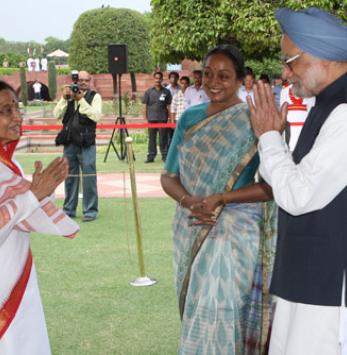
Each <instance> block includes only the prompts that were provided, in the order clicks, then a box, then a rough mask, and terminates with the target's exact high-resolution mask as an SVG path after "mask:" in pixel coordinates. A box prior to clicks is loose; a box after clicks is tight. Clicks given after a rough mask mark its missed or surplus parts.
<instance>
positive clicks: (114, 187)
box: [56, 173, 167, 198]
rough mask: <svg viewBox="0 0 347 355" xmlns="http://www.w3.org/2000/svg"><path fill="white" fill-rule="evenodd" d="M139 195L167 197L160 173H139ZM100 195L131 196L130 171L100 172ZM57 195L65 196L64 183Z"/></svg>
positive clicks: (137, 178)
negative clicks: (162, 186)
mask: <svg viewBox="0 0 347 355" xmlns="http://www.w3.org/2000/svg"><path fill="white" fill-rule="evenodd" d="M136 187H137V196H138V197H166V196H167V195H166V194H165V192H164V191H163V189H162V188H161V185H160V174H158V173H157V174H155V173H137V174H136ZM98 194H99V197H124V196H125V197H131V185H130V176H129V173H114V174H98ZM56 197H57V198H63V197H64V184H61V185H60V186H58V189H57V190H56Z"/></svg>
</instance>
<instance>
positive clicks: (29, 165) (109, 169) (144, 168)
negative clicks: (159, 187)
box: [15, 143, 164, 174]
mask: <svg viewBox="0 0 347 355" xmlns="http://www.w3.org/2000/svg"><path fill="white" fill-rule="evenodd" d="M117 149H118V146H117ZM133 149H134V155H135V159H136V160H135V169H136V171H137V172H156V173H160V172H161V171H162V170H163V166H164V163H163V162H162V160H161V157H160V154H159V155H158V156H157V158H156V160H155V162H154V163H150V164H145V163H144V161H145V160H146V155H147V145H146V144H144V143H134V144H133ZM105 152H106V147H98V148H97V156H96V164H97V166H96V168H97V172H98V173H99V174H102V173H115V172H123V171H126V172H128V171H129V166H128V163H127V161H126V160H119V159H118V158H117V156H116V154H115V153H114V151H113V150H112V148H111V150H110V152H109V155H108V158H107V161H106V163H104V157H105ZM61 155H62V154H61V153H60V154H59V153H21V152H20V151H19V152H16V154H15V158H16V159H17V160H18V161H19V163H20V164H21V166H22V167H23V170H24V171H25V173H26V174H30V173H31V172H33V171H34V162H35V160H41V161H42V162H43V164H44V166H46V165H47V164H48V163H49V162H50V161H51V160H53V159H54V158H55V157H57V156H61Z"/></svg>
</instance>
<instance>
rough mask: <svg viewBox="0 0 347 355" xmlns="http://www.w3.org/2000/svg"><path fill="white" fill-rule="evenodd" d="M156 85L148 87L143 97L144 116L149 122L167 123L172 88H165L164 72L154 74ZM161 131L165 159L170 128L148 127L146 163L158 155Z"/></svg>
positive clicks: (161, 144)
mask: <svg viewBox="0 0 347 355" xmlns="http://www.w3.org/2000/svg"><path fill="white" fill-rule="evenodd" d="M153 81H154V86H153V87H151V88H150V89H148V90H147V91H146V92H145V94H144V97H143V100H142V103H143V104H144V111H143V117H144V119H145V120H146V121H147V122H148V123H167V122H168V118H169V107H170V104H171V101H172V96H171V93H170V90H168V89H166V88H164V86H163V85H162V82H163V73H162V72H155V73H154V74H153ZM158 132H159V147H160V153H161V157H162V160H163V161H165V159H166V155H167V150H168V138H169V137H168V129H167V128H148V136H149V140H148V154H147V159H146V160H145V163H153V162H154V159H155V157H156V155H157V134H158Z"/></svg>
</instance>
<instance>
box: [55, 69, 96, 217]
mask: <svg viewBox="0 0 347 355" xmlns="http://www.w3.org/2000/svg"><path fill="white" fill-rule="evenodd" d="M90 80H91V77H90V74H89V73H88V72H86V71H80V72H79V73H77V72H72V81H73V84H72V85H64V86H63V88H62V97H61V99H60V100H59V102H58V103H57V106H56V107H55V108H54V111H53V114H54V116H55V117H56V118H58V119H60V120H62V122H63V125H64V128H63V130H62V131H61V132H60V133H59V134H58V136H57V138H56V144H57V145H60V144H63V145H64V157H66V158H67V160H68V162H69V176H68V178H67V179H66V180H65V201H64V211H65V213H66V214H68V215H69V216H70V217H72V218H73V217H75V216H76V208H77V203H78V191H79V182H80V177H79V175H80V170H81V171H82V178H83V221H84V222H89V221H93V220H94V219H95V218H96V216H97V212H98V193H97V185H96V146H95V129H96V122H97V121H98V120H99V118H100V117H101V111H102V99H101V96H100V95H99V94H98V93H96V92H95V91H92V90H90Z"/></svg>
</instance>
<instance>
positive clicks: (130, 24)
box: [69, 7, 153, 73]
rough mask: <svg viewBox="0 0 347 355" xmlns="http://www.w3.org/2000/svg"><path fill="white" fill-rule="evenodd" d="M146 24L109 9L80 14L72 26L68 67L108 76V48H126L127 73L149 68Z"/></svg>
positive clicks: (142, 18)
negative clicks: (109, 46) (115, 46)
mask: <svg viewBox="0 0 347 355" xmlns="http://www.w3.org/2000/svg"><path fill="white" fill-rule="evenodd" d="M148 27H149V24H148V21H147V20H146V19H145V16H144V15H142V14H140V13H139V12H137V11H133V10H129V9H115V8H111V7H107V8H101V9H95V10H90V11H87V12H84V13H83V14H82V15H81V16H80V17H79V19H78V20H77V21H76V23H75V24H74V28H73V31H72V34H71V41H70V53H69V54H70V56H69V65H70V67H71V68H73V69H77V70H87V71H88V72H90V73H106V72H108V45H109V44H117V43H119V44H127V45H128V59H129V60H128V69H129V72H147V71H151V69H152V68H153V63H152V59H151V55H150V51H149V29H148Z"/></svg>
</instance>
